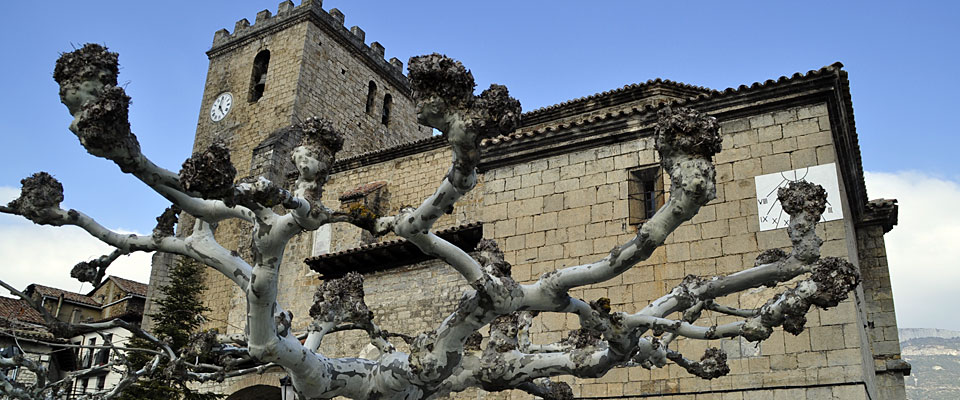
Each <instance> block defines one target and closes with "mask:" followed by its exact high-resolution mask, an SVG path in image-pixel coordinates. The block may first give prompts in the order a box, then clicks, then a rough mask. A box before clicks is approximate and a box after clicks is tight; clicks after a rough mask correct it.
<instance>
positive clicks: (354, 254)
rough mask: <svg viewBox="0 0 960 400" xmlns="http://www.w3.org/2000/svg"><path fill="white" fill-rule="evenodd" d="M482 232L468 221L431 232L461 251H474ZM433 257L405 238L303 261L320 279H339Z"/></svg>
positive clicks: (479, 224) (480, 225)
mask: <svg viewBox="0 0 960 400" xmlns="http://www.w3.org/2000/svg"><path fill="white" fill-rule="evenodd" d="M482 233H483V223H482V222H471V223H468V224H463V225H459V226H454V227H451V228H447V229H442V230H439V231H436V232H434V234H436V235H437V236H440V237H441V238H443V239H445V240H447V241H450V242H452V243H453V244H454V245H456V246H457V247H460V248H461V249H463V250H464V251H473V248H474V247H475V246H476V245H477V242H478V241H479V240H480V236H482ZM431 258H433V257H431V256H427V255H425V254H423V252H421V251H420V249H418V248H417V247H416V246H415V245H414V244H413V243H410V242H409V241H407V239H403V238H399V239H393V240H387V241H384V242H378V243H373V244H365V245H362V246H359V247H355V248H352V249H347V250H343V251H338V252H335V253H328V254H321V255H319V256H315V257H309V258H307V259H306V260H304V262H306V263H307V265H309V266H310V268H311V269H312V270H314V271H316V272H318V273H320V275H321V278H324V279H326V278H339V277H341V276H343V274H346V273H347V272H349V271H357V272H360V273H369V272H374V271H382V270H387V269H391V268H396V267H398V266H402V265H409V264H413V263H417V262H420V261H423V260H428V259H431Z"/></svg>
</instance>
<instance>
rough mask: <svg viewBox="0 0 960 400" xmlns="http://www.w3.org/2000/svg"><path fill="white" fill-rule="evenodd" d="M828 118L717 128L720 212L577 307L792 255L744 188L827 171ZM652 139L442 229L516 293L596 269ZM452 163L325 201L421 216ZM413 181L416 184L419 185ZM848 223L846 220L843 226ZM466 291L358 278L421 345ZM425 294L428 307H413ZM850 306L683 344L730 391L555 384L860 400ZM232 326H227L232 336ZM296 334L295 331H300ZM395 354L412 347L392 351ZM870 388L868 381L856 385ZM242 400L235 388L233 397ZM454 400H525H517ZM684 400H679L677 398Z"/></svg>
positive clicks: (614, 236)
mask: <svg viewBox="0 0 960 400" xmlns="http://www.w3.org/2000/svg"><path fill="white" fill-rule="evenodd" d="M826 117H827V108H826V107H825V106H824V105H823V104H814V105H810V106H803V107H793V108H788V109H785V110H779V111H775V112H769V113H764V114H759V115H754V116H749V117H743V118H738V119H734V120H727V121H722V125H721V127H722V128H721V130H722V133H723V135H724V149H723V151H722V152H721V153H720V154H719V155H718V156H717V157H716V166H717V183H718V198H717V199H716V200H714V201H712V202H711V203H709V204H708V205H707V206H705V207H704V208H703V209H702V210H701V212H700V213H699V214H698V215H697V216H696V217H694V219H693V220H691V221H690V222H688V223H685V224H683V225H681V226H680V227H679V228H678V229H677V230H676V231H675V232H674V233H673V234H671V236H670V237H669V238H668V239H667V242H666V243H665V245H664V246H662V247H661V248H660V249H658V250H657V251H656V252H654V254H653V256H652V257H651V258H650V259H649V260H647V261H645V262H643V263H641V264H639V265H638V266H636V267H634V268H633V269H631V270H630V271H628V272H626V273H625V274H623V275H622V276H620V277H618V278H615V279H613V280H611V281H608V282H604V283H600V284H596V285H592V286H588V287H584V288H581V289H577V290H574V291H572V292H571V294H572V295H574V296H577V297H580V298H584V299H587V300H593V299H597V298H599V297H608V298H610V299H611V302H612V303H613V306H614V309H615V310H619V311H625V312H636V311H638V310H639V309H640V308H642V307H644V306H646V305H647V304H648V303H649V302H650V301H652V300H654V299H656V298H658V297H660V296H662V295H664V294H666V293H667V292H668V291H669V290H670V289H672V288H673V287H674V286H675V285H677V284H678V283H679V281H680V279H682V278H683V277H684V276H685V275H687V274H695V275H701V276H711V275H716V274H729V273H733V272H736V271H739V270H742V269H744V268H746V267H749V266H752V265H753V260H754V258H755V257H756V256H757V254H758V253H759V252H760V251H762V250H765V249H769V248H777V247H779V248H786V249H789V246H790V241H789V239H788V238H787V235H786V232H785V230H784V229H779V230H773V231H764V232H760V231H759V224H758V222H757V219H758V217H757V213H758V208H757V201H756V195H755V189H754V180H753V178H754V176H756V175H759V174H765V173H771V172H778V171H783V170H790V169H794V168H800V167H807V166H813V165H819V164H824V163H830V162H833V161H834V150H833V147H832V144H831V135H830V131H829V129H830V128H829V123H828V122H827V118H826ZM653 146H654V144H653V140H652V138H651V137H639V138H636V139H635V140H631V141H626V142H622V143H616V144H608V145H604V146H600V147H595V148H591V149H586V150H579V151H575V152H571V153H568V154H563V155H559V156H552V157H548V158H544V159H539V160H534V161H531V162H527V163H522V164H516V165H512V166H507V167H501V168H496V169H493V170H490V171H486V172H485V173H484V174H483V175H482V177H481V182H482V183H481V184H480V185H479V186H478V187H477V189H476V190H474V191H473V192H471V195H470V196H468V197H466V198H465V199H464V200H463V201H462V202H461V204H459V205H458V207H457V208H456V210H455V212H454V214H453V215H451V216H444V217H443V219H441V220H440V221H439V222H438V225H437V226H438V228H444V227H449V226H455V225H458V224H461V223H465V222H471V221H475V220H476V218H471V216H479V220H481V221H483V222H484V237H486V238H493V239H496V240H497V241H498V242H499V243H500V245H501V247H502V248H503V249H504V251H505V253H506V258H507V260H508V261H509V262H511V263H512V264H513V274H514V277H515V278H517V279H518V280H519V281H521V282H531V281H533V280H535V279H537V278H538V277H539V276H540V275H542V274H543V273H545V272H548V271H552V270H555V269H557V268H562V267H566V266H571V265H576V264H581V263H587V262H592V261H595V260H598V259H600V258H602V257H603V256H605V255H606V254H607V253H608V252H609V250H610V249H611V248H612V247H614V246H615V245H616V244H618V243H622V242H623V241H625V240H628V239H629V238H630V237H631V236H632V235H633V232H635V229H636V228H635V227H634V226H630V225H629V224H628V223H627V222H626V221H627V213H628V211H627V210H628V207H627V204H628V201H629V198H628V187H627V184H626V181H627V174H628V171H630V170H632V169H635V168H639V167H644V166H648V165H656V163H657V162H658V160H657V155H656V152H655V150H654V147H653ZM448 163H449V151H448V150H446V149H440V150H431V151H428V152H424V153H420V154H415V155H412V156H407V157H401V158H397V159H394V160H391V161H387V162H383V163H379V164H373V165H369V166H365V167H361V168H357V169H352V170H347V171H344V172H341V173H338V174H335V175H334V176H333V178H332V179H331V181H330V183H329V184H328V186H327V191H326V193H325V198H326V199H327V200H326V201H328V202H330V204H328V205H329V206H336V202H335V201H333V200H330V199H335V198H337V197H338V195H339V194H340V193H343V192H344V191H346V190H349V189H351V188H353V187H355V186H356V185H359V184H363V183H367V182H368V181H373V180H386V181H387V182H388V188H389V190H391V201H390V207H391V212H395V211H396V210H397V209H398V208H399V206H400V205H403V204H416V203H418V202H419V201H420V200H421V199H423V198H425V197H426V196H427V195H428V194H429V193H431V192H432V191H433V190H434V188H435V187H436V183H438V182H439V181H440V179H441V178H442V176H443V174H444V173H445V171H446V168H447V165H448ZM414 171H415V172H414ZM848 215H849V214H848ZM852 226H853V225H852V224H851V223H850V221H846V220H837V221H830V222H827V223H823V224H821V225H820V226H819V227H818V232H819V234H820V236H821V237H822V238H823V239H824V240H825V242H824V245H823V254H824V256H839V257H845V258H847V259H849V260H851V261H852V262H854V263H856V262H857V261H858V257H857V254H856V252H855V251H853V252H851V251H850V242H851V241H852V240H855V238H856V234H855V233H854V232H853V231H852V229H853V228H852ZM359 238H360V236H359V231H358V230H356V228H349V227H345V226H338V227H337V229H335V230H334V234H333V243H334V245H333V246H332V248H331V251H338V250H344V249H348V248H352V247H356V246H358V245H359ZM310 248H311V246H310V245H309V240H306V239H305V238H301V239H299V240H297V241H295V243H293V244H291V247H290V248H288V253H287V254H288V261H287V262H286V263H285V265H284V268H286V269H288V270H289V271H291V272H295V271H298V272H296V273H284V276H285V278H283V281H282V282H281V288H282V292H281V302H282V303H281V304H283V305H284V306H286V307H289V309H291V310H293V311H294V315H301V316H303V315H306V309H307V308H308V307H309V303H310V301H311V297H312V291H313V289H314V288H315V287H316V285H317V283H318V282H317V281H316V279H313V278H312V277H313V276H314V275H313V273H312V272H310V271H307V270H306V268H305V267H304V266H303V264H302V263H301V260H302V258H300V257H299V255H302V254H304V252H306V251H309V249H310ZM787 286H788V285H787V284H783V285H780V286H779V287H777V288H772V289H757V290H751V291H747V292H745V293H740V294H736V295H731V296H727V297H726V298H723V299H720V302H721V303H722V304H727V305H731V306H736V307H745V308H754V307H758V306H760V305H762V303H763V302H765V301H766V300H767V299H769V298H770V297H772V296H773V295H774V294H775V293H778V292H779V291H782V290H783V289H784V288H786V287H787ZM465 287H466V285H465V282H463V280H462V278H460V277H459V276H458V275H457V274H456V273H455V272H454V271H453V270H452V269H451V268H449V267H446V266H445V265H443V264H442V263H439V262H438V261H429V262H424V263H421V264H418V265H412V266H407V267H402V268H398V269H394V270H390V271H383V272H378V273H374V274H369V275H366V276H365V288H366V291H367V303H368V304H369V306H370V307H371V310H373V311H374V312H375V314H376V316H377V317H376V322H377V323H378V324H380V326H381V327H382V328H383V329H386V330H388V331H391V332H398V333H403V334H407V335H415V334H416V333H418V332H422V331H425V330H429V329H434V328H435V327H436V326H438V325H439V323H440V322H441V321H442V319H443V318H444V317H445V316H446V315H448V314H449V312H450V311H452V309H453V307H454V306H455V304H456V301H457V300H458V299H459V296H460V295H461V293H462V291H463V289H464V288H465ZM421 292H422V294H421ZM858 301H862V299H855V298H851V299H850V300H848V301H845V302H843V303H842V304H841V305H840V306H839V307H836V308H834V309H831V310H813V311H811V312H810V313H809V315H808V316H807V317H808V324H807V327H808V328H807V330H805V331H804V332H803V333H801V334H800V335H798V336H793V335H791V334H786V333H784V332H783V331H782V330H779V329H778V330H776V331H775V332H774V333H773V335H772V336H771V337H770V339H768V340H767V341H764V342H763V343H762V344H760V345H759V346H757V345H755V344H752V343H747V342H742V341H740V340H714V341H698V340H679V341H677V342H676V343H675V344H674V348H675V349H678V350H680V351H681V352H683V353H684V354H685V355H687V356H688V357H690V358H696V357H698V356H699V355H700V354H702V352H703V350H704V349H705V348H706V347H708V346H715V347H721V348H723V349H725V350H726V351H727V352H728V354H729V356H730V358H731V359H730V361H729V364H730V367H731V370H732V372H731V373H730V375H728V376H725V377H722V378H719V379H715V380H712V381H707V380H703V379H700V378H696V377H693V376H691V375H689V374H688V373H687V372H686V371H683V370H682V369H681V368H678V367H676V366H675V365H670V366H668V367H666V368H662V369H654V370H646V369H643V368H640V367H632V368H622V369H616V370H613V371H611V372H610V373H608V374H607V375H606V376H604V377H603V378H600V379H583V380H580V379H572V378H563V380H565V381H567V382H569V383H571V385H572V387H573V389H574V394H575V395H577V396H580V397H612V396H644V395H652V394H656V393H665V394H666V393H670V394H673V397H672V398H678V399H712V398H716V399H754V398H757V399H759V398H764V399H766V398H770V397H771V396H772V397H773V398H775V399H776V398H784V399H787V398H811V399H820V398H824V399H831V398H837V399H841V398H842V399H855V398H867V397H866V396H867V395H866V390H865V387H866V386H868V385H870V383H864V382H872V379H873V378H872V369H873V365H867V364H865V363H864V352H869V351H870V349H869V348H866V349H865V348H862V347H861V343H862V339H863V335H864V333H863V329H862V327H863V321H862V317H860V315H861V312H860V311H859V310H858V309H857V307H856V304H857V302H858ZM239 317H240V315H238V319H237V321H235V322H236V323H240V322H242V320H240V319H239ZM732 320H733V319H732V318H731V317H726V316H716V315H711V313H706V315H705V316H704V317H703V318H702V319H701V320H700V322H699V323H700V324H711V323H717V324H721V323H726V322H731V321H732ZM294 322H295V329H296V327H301V328H302V327H304V326H305V324H306V320H305V318H298V319H295V321H294ZM578 327H579V326H578V321H577V319H576V318H575V317H573V316H569V315H564V314H554V313H545V314H542V315H541V316H540V317H539V319H538V320H537V321H536V322H535V324H534V335H533V340H534V342H536V343H547V342H554V341H558V340H560V339H561V338H563V337H565V336H566V334H567V332H568V331H569V330H572V329H576V328H578ZM366 343H367V341H366V338H365V335H363V334H360V333H356V332H352V333H350V332H348V333H338V334H335V335H331V336H329V337H328V338H326V339H325V341H324V345H323V347H322V350H323V352H324V354H327V355H331V356H358V355H363V356H370V355H371V352H372V351H373V350H371V348H369V347H368V346H367V344H366ZM395 344H396V345H397V346H398V348H399V349H401V350H405V348H406V346H405V345H404V344H403V342H402V341H400V340H399V339H397V340H395ZM865 374H870V375H871V376H865ZM237 387H240V386H237ZM478 393H480V392H478V391H471V392H470V393H469V394H461V395H460V396H458V397H462V396H469V397H473V396H477V395H482V396H487V397H490V396H492V397H495V398H505V397H517V396H519V397H526V395H524V394H522V393H520V392H509V393H500V394H482V393H480V394H478ZM685 394H686V395H685Z"/></svg>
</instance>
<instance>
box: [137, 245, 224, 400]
mask: <svg viewBox="0 0 960 400" xmlns="http://www.w3.org/2000/svg"><path fill="white" fill-rule="evenodd" d="M202 272H203V266H202V265H200V264H199V263H197V262H196V261H193V260H188V259H184V258H180V259H179V261H177V263H176V265H174V267H173V268H171V269H170V283H169V284H167V285H165V286H163V287H161V288H160V292H161V293H162V294H163V297H162V298H161V299H159V300H157V301H156V302H157V306H158V310H157V312H156V313H155V314H151V315H150V316H151V317H153V319H154V321H155V322H156V325H155V327H154V329H153V333H154V335H156V336H157V337H158V338H159V339H160V340H164V341H166V342H168V343H169V344H170V347H171V348H172V349H173V350H174V351H175V352H177V353H180V351H181V350H183V349H184V347H186V346H188V345H189V340H190V335H191V334H192V333H195V332H197V331H198V330H199V328H200V326H201V325H202V324H203V321H204V320H203V314H204V313H205V312H207V311H210V309H209V308H207V307H206V306H204V305H203V301H201V300H200V295H201V294H202V293H203V291H204V290H206V287H204V286H203V280H202ZM131 346H132V347H139V348H151V347H152V346H151V345H150V343H149V342H146V341H144V340H142V339H136V338H135V339H133V340H131ZM128 358H129V360H130V361H131V362H132V363H133V364H134V365H135V366H136V367H137V368H140V367H142V366H143V365H145V364H146V363H147V362H148V361H150V358H149V357H148V356H147V355H146V354H145V353H133V354H131V355H130V356H128ZM160 372H161V371H158V372H157V373H155V374H154V375H153V376H150V377H147V378H145V379H140V380H139V381H137V383H136V384H134V385H133V386H131V387H130V388H128V389H127V390H126V391H124V393H123V395H121V397H120V399H121V400H135V399H136V400H214V399H219V398H222V397H223V396H222V395H218V394H213V393H197V392H195V391H193V390H191V389H190V388H188V387H187V385H186V384H184V382H182V381H180V380H178V379H171V378H170V377H166V376H163V375H162V374H161V373H160Z"/></svg>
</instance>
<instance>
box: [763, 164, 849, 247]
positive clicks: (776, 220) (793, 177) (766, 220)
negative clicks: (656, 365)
mask: <svg viewBox="0 0 960 400" xmlns="http://www.w3.org/2000/svg"><path fill="white" fill-rule="evenodd" d="M796 181H807V182H811V183H816V184H818V185H820V186H823V188H824V189H825V190H826V191H827V208H826V209H825V210H824V211H823V216H821V217H820V221H821V222H826V221H833V220H838V219H842V218H843V207H842V206H841V203H840V185H839V183H838V181H837V166H836V164H834V163H830V164H823V165H817V166H813V167H806V168H799V169H794V170H790V171H783V172H775V173H772V174H766V175H760V176H757V177H755V178H754V182H755V183H756V185H757V216H758V218H759V219H760V230H761V231H769V230H771V229H779V228H786V227H787V224H789V223H790V216H789V215H787V213H786V212H784V211H783V208H781V207H780V201H779V200H777V190H778V189H780V188H781V187H784V186H787V184H789V183H790V182H796Z"/></svg>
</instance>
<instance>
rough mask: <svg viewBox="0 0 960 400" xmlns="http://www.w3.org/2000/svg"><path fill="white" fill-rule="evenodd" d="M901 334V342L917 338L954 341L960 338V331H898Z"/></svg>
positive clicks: (924, 329)
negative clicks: (953, 339)
mask: <svg viewBox="0 0 960 400" xmlns="http://www.w3.org/2000/svg"><path fill="white" fill-rule="evenodd" d="M898 332H899V333H900V342H904V341H907V340H910V339H916V338H944V339H952V338H956V337H960V331H950V330H946V329H933V328H903V329H900V330H898Z"/></svg>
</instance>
